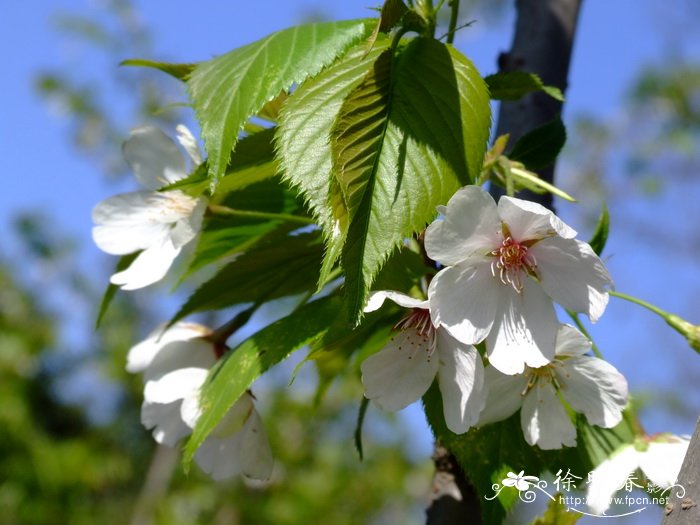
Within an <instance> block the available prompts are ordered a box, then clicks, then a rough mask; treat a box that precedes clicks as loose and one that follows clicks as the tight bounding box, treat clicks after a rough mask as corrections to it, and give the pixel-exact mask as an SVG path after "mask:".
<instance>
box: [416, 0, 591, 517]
mask: <svg viewBox="0 0 700 525" xmlns="http://www.w3.org/2000/svg"><path fill="white" fill-rule="evenodd" d="M580 6H581V0H516V7H517V20H516V23H515V35H514V37H513V44H512V47H511V50H510V51H509V52H507V53H502V54H501V55H500V56H499V58H498V67H499V69H500V70H501V71H526V72H529V73H537V74H538V75H539V76H540V78H541V79H542V80H543V82H544V83H545V84H547V85H551V86H556V87H558V88H559V89H561V91H562V93H564V92H565V91H566V87H567V79H568V76H569V63H570V61H571V50H572V46H573V41H574V34H575V31H576V22H577V20H578V13H579V8H580ZM561 111H562V103H561V102H558V101H556V100H554V99H553V98H551V97H549V96H547V95H545V94H543V93H533V94H531V95H528V96H526V97H524V98H522V99H520V100H517V101H514V102H502V103H501V107H500V111H499V115H498V124H497V126H496V133H497V135H496V136H499V135H502V134H504V133H509V134H510V144H511V146H512V145H513V144H514V143H515V141H516V140H517V139H518V138H519V137H521V136H522V135H524V134H525V133H527V132H528V131H531V130H532V129H534V128H536V127H537V126H540V125H542V124H544V123H546V122H549V121H550V120H552V119H554V118H555V117H557V116H558V115H560V114H561ZM539 175H540V176H541V177H542V178H543V179H545V180H547V181H548V182H553V181H554V166H550V167H549V168H547V169H545V170H542V171H540V172H539ZM491 193H492V194H493V195H494V197H496V198H498V197H499V196H500V195H502V193H503V192H502V190H501V188H499V187H496V186H492V188H491ZM519 196H520V197H522V198H525V199H529V200H533V201H536V202H539V203H540V204H542V205H544V206H546V207H548V208H550V209H552V196H551V195H550V194H544V195H538V194H533V193H530V192H523V193H522V194H520V195H519ZM434 460H435V466H436V471H435V477H434V481H433V498H432V501H431V505H430V507H429V508H428V512H427V514H428V519H427V524H428V525H464V524H478V523H481V518H480V515H481V502H480V497H479V495H478V494H477V493H476V492H475V490H474V487H473V485H472V484H471V482H470V481H469V479H468V476H466V475H465V473H464V472H463V471H462V469H461V468H459V465H457V461H456V460H455V458H454V456H452V455H451V454H450V453H449V451H447V450H445V449H444V448H442V447H440V446H439V445H436V449H435V455H434Z"/></svg>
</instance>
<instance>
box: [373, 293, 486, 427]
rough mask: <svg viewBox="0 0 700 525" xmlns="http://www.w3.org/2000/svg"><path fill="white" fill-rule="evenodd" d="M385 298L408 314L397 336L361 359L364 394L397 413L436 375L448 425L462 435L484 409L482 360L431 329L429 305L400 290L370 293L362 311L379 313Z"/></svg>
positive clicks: (470, 348)
mask: <svg viewBox="0 0 700 525" xmlns="http://www.w3.org/2000/svg"><path fill="white" fill-rule="evenodd" d="M387 298H388V299H391V300H392V301H394V302H395V303H396V304H398V305H400V306H403V307H405V308H410V309H411V313H409V314H408V315H407V316H406V317H405V318H404V319H402V320H401V321H399V323H398V324H397V325H396V327H395V328H396V330H397V331H398V333H397V334H396V335H395V336H394V337H393V338H392V339H391V341H390V342H389V343H387V345H386V346H385V347H384V348H383V349H382V350H381V351H379V352H378V353H376V354H374V355H372V356H370V357H368V358H367V359H365V360H364V361H363V363H362V365H361V369H362V383H363V385H364V387H365V396H366V397H367V398H368V399H371V400H373V401H374V402H375V403H376V404H377V405H379V406H380V407H381V408H383V409H385V410H390V411H394V410H399V409H402V408H404V407H406V406H408V405H410V404H411V403H413V402H414V401H417V400H418V399H420V398H421V396H422V395H423V394H425V392H426V391H427V390H428V388H429V387H430V385H431V384H432V382H433V380H434V379H435V376H436V375H437V378H438V384H439V386H440V392H441V393H442V399H443V411H444V416H445V422H446V423H447V427H448V428H449V429H450V430H451V431H452V432H455V433H457V434H462V433H464V432H466V431H467V430H468V429H469V428H470V427H472V426H474V425H475V424H476V423H477V421H478V418H479V412H480V411H481V408H482V406H483V396H482V386H483V372H484V365H483V363H482V362H481V356H480V355H479V353H478V352H477V351H476V349H475V348H474V347H473V346H471V345H466V344H463V343H460V342H459V341H457V340H456V339H455V338H454V337H452V336H451V335H450V334H449V333H448V332H447V331H446V330H444V329H442V328H436V327H435V326H434V325H433V323H432V321H431V319H430V312H429V310H428V301H421V300H419V299H414V298H413V297H409V296H407V295H404V294H402V293H400V292H394V291H381V292H374V293H372V294H371V295H370V297H369V300H368V303H367V306H366V308H365V312H372V311H374V310H377V309H378V308H379V307H380V306H381V305H382V304H383V303H384V300H385V299H387Z"/></svg>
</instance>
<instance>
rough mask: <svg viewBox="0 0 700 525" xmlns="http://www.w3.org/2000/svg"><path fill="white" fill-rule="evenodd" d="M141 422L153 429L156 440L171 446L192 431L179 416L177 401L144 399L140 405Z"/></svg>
mask: <svg viewBox="0 0 700 525" xmlns="http://www.w3.org/2000/svg"><path fill="white" fill-rule="evenodd" d="M141 424H142V425H143V426H144V427H145V428H147V429H153V439H155V440H156V442H158V443H161V444H163V445H168V446H171V447H173V446H175V445H176V444H177V442H178V441H180V440H181V439H182V438H184V437H185V436H188V435H189V434H190V433H191V432H192V430H191V429H190V427H188V426H187V425H186V424H185V423H184V422H183V421H182V419H181V418H180V402H179V401H176V402H174V403H168V404H160V403H149V402H147V401H144V402H143V404H142V405H141Z"/></svg>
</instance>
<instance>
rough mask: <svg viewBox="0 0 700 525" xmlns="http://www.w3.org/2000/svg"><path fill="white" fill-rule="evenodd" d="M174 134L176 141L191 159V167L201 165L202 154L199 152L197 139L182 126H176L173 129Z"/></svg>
mask: <svg viewBox="0 0 700 525" xmlns="http://www.w3.org/2000/svg"><path fill="white" fill-rule="evenodd" d="M175 132H176V133H177V141H178V142H179V143H180V145H181V146H182V147H183V148H184V149H185V151H186V152H187V154H188V155H189V156H190V159H192V167H193V168H194V167H195V166H199V165H200V164H201V163H202V153H201V152H200V151H199V144H198V143H197V139H196V138H194V135H192V132H191V131H190V130H189V129H188V128H187V126H185V125H184V124H178V125H177V126H176V127H175Z"/></svg>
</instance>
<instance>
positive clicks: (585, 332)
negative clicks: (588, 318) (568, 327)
mask: <svg viewBox="0 0 700 525" xmlns="http://www.w3.org/2000/svg"><path fill="white" fill-rule="evenodd" d="M566 313H567V314H569V317H571V320H572V321H573V322H574V324H575V325H576V328H578V329H579V331H580V332H581V333H582V334H583V335H585V336H586V337H587V338H588V340H589V341H590V342H591V350H592V351H593V354H594V355H595V356H596V357H597V358H598V359H605V358H604V357H603V353H602V352H601V351H600V348H598V345H596V344H595V343H594V342H593V339H592V338H591V335H590V334H589V333H588V330H586V327H585V326H583V323H582V322H581V319H580V318H579V316H578V314H577V313H576V312H572V311H571V310H567V311H566Z"/></svg>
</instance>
